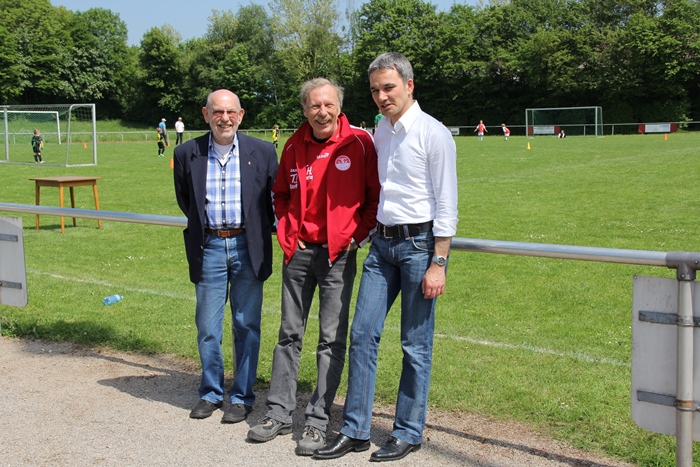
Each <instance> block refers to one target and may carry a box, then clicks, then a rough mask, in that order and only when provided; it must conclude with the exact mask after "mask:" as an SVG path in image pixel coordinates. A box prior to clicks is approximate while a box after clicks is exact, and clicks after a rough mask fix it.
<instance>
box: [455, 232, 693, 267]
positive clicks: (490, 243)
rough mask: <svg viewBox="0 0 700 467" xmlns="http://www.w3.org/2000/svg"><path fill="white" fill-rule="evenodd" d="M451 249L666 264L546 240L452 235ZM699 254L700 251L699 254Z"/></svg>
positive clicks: (662, 256) (651, 254) (646, 254)
mask: <svg viewBox="0 0 700 467" xmlns="http://www.w3.org/2000/svg"><path fill="white" fill-rule="evenodd" d="M452 249H453V250H466V251H476V252H481V253H500V254H505V255H520V256H540V257H544V258H559V259H577V260H585V261H602V262H607V263H624V264H639V265H644V266H665V267H669V266H668V262H667V259H666V256H667V254H668V253H665V252H660V251H646V250H624V249H620V248H600V247H589V246H571V245H554V244H547V243H526V242H506V241H500V240H479V239H474V238H453V239H452ZM698 257H700V254H698Z"/></svg>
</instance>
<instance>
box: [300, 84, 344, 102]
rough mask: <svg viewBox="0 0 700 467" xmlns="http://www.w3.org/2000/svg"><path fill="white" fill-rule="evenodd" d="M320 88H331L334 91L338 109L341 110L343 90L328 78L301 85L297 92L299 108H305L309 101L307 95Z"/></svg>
mask: <svg viewBox="0 0 700 467" xmlns="http://www.w3.org/2000/svg"><path fill="white" fill-rule="evenodd" d="M322 86H332V87H333V89H335V92H336V94H337V95H338V108H340V109H342V108H343V88H342V87H341V86H340V85H339V84H338V83H336V82H335V81H333V80H330V79H328V78H314V79H310V80H308V81H306V82H304V84H302V85H301V89H300V90H299V100H300V101H301V106H302V107H303V108H306V103H307V101H308V100H309V94H311V91H313V90H314V89H316V88H320V87H322Z"/></svg>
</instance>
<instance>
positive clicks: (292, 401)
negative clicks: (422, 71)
mask: <svg viewBox="0 0 700 467" xmlns="http://www.w3.org/2000/svg"><path fill="white" fill-rule="evenodd" d="M300 97H301V105H302V107H303V109H304V116H305V117H306V118H307V120H308V121H307V122H304V124H303V125H302V126H301V127H300V128H299V129H298V130H297V131H296V132H295V133H294V134H293V135H292V136H291V138H289V140H288V141H287V143H286V144H285V146H284V150H283V151H282V158H281V161H280V168H279V171H278V173H277V178H276V180H275V183H274V184H273V187H272V192H273V197H274V199H273V205H274V207H275V215H276V217H277V219H278V226H277V239H278V240H279V242H280V245H281V247H282V250H283V251H284V264H283V266H282V322H281V324H280V331H279V341H278V343H277V345H276V346H275V350H274V354H273V361H272V378H271V381H270V391H269V393H268V397H267V407H268V411H267V414H266V415H265V416H264V417H263V418H262V419H261V420H260V421H259V422H258V424H257V425H255V426H253V427H252V428H251V429H250V431H249V432H248V438H250V439H251V440H253V441H258V442H265V441H270V440H271V439H273V438H275V437H276V436H277V435H283V434H289V433H291V432H292V412H293V411H294V409H295V407H296V389H297V376H298V372H299V357H300V353H301V348H302V339H303V337H304V332H305V330H306V323H307V320H308V317H309V309H310V308H311V302H312V300H313V296H314V293H315V290H316V288H318V290H319V311H318V320H319V339H318V345H317V347H316V363H317V366H318V379H317V382H316V390H315V391H314V393H313V395H312V396H311V400H310V401H309V403H308V405H307V407H306V422H305V429H304V434H303V436H302V438H301V440H300V441H299V443H298V445H297V448H296V453H297V455H300V456H310V455H312V454H313V452H314V450H315V449H318V448H320V447H322V446H323V445H324V444H325V440H326V429H327V427H328V422H329V419H330V409H331V406H332V405H333V399H334V398H335V393H336V390H337V389H338V385H339V384H340V377H341V374H342V372H343V365H344V363H345V348H346V344H347V333H348V316H349V312H350V299H351V297H352V288H353V283H354V280H355V273H356V264H357V263H356V258H357V248H358V247H359V246H362V245H363V244H364V243H365V242H366V241H367V240H368V238H369V234H370V230H371V229H373V228H375V226H376V224H377V221H376V214H377V205H378V203H379V191H380V185H379V177H378V174H377V154H376V152H375V150H374V142H373V141H372V136H371V135H370V134H369V133H368V132H367V131H365V130H362V129H360V128H357V127H353V126H351V125H350V123H349V122H348V119H347V118H346V117H345V115H344V114H342V113H341V108H342V105H343V89H342V88H341V87H340V86H338V85H337V84H336V83H334V82H332V81H330V80H328V79H325V78H316V79H312V80H310V81H307V82H305V83H304V84H303V85H302V87H301V91H300Z"/></svg>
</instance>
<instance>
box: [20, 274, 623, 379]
mask: <svg viewBox="0 0 700 467" xmlns="http://www.w3.org/2000/svg"><path fill="white" fill-rule="evenodd" d="M27 272H28V273H32V274H38V275H42V276H49V277H53V278H54V279H60V280H64V281H73V282H78V283H81V284H94V285H101V286H104V287H113V288H114V287H115V286H114V284H112V283H111V282H106V281H100V280H97V279H80V278H77V277H67V276H62V275H60V274H54V273H50V272H44V271H37V270H27ZM119 289H120V290H127V291H129V292H136V293H143V294H150V295H156V296H160V297H168V298H175V299H178V300H189V301H192V302H194V301H196V297H195V295H194V291H193V293H192V294H189V295H185V294H176V293H171V292H163V291H162V290H151V289H141V288H138V287H128V286H123V285H122V286H119ZM264 308H265V309H264V311H265V312H275V313H279V312H280V310H279V307H267V306H266V307H264ZM309 318H311V319H318V318H317V316H316V315H315V314H314V313H309ZM385 330H389V331H391V332H401V329H400V328H398V327H394V326H387V327H386V328H385ZM435 337H436V338H438V339H449V340H453V341H462V342H468V343H470V344H475V345H482V346H485V347H495V348H499V349H508V350H518V351H525V352H532V353H536V354H543V355H552V356H555V357H562V358H571V359H574V360H580V361H584V362H587V363H605V364H608V365H614V366H622V367H629V366H630V363H628V362H623V361H621V360H616V359H612V358H606V357H595V356H591V355H587V354H584V353H581V352H560V351H558V350H553V349H546V348H542V347H535V346H532V345H527V344H508V343H505V342H494V341H490V340H486V339H476V338H473V337H466V336H455V335H451V334H437V333H436V334H435Z"/></svg>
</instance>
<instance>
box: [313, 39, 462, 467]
mask: <svg viewBox="0 0 700 467" xmlns="http://www.w3.org/2000/svg"><path fill="white" fill-rule="evenodd" d="M368 74H369V82H370V91H371V92H372V98H373V99H374V102H375V103H376V104H377V106H378V107H379V111H380V112H381V113H382V115H383V116H384V117H386V118H382V119H381V120H380V121H379V124H378V126H377V131H376V132H375V134H374V138H375V146H376V149H377V156H378V165H379V181H380V183H381V186H382V189H381V193H380V197H379V209H378V211H377V221H378V223H377V232H376V236H375V237H374V239H373V240H372V246H371V248H370V251H369V254H368V256H367V259H366V260H365V262H364V266H363V270H362V280H361V282H360V291H359V294H358V297H357V306H356V309H355V317H354V319H353V323H352V329H351V332H350V352H349V374H348V393H347V398H346V400H345V408H344V410H343V422H344V426H343V428H342V429H341V430H340V434H339V435H338V437H337V438H336V440H335V441H334V442H332V443H329V444H327V445H326V446H324V447H323V448H321V449H317V450H316V451H315V452H314V457H315V458H318V459H334V458H338V457H341V456H343V455H345V454H346V453H348V452H350V451H356V452H360V451H366V450H367V449H369V447H370V441H369V439H370V428H371V422H372V405H373V402H374V389H375V383H376V378H377V351H378V347H379V341H380V338H381V334H382V331H383V329H384V320H385V319H386V316H387V314H388V313H389V310H390V309H391V306H392V304H393V303H394V300H395V299H396V298H397V297H398V295H399V293H401V346H402V348H403V353H404V358H403V364H402V365H403V366H402V369H401V380H400V382H399V394H398V398H397V403H396V415H395V417H394V429H393V431H392V433H391V436H390V437H389V440H388V441H387V442H386V444H384V446H383V447H382V448H381V449H379V450H378V451H376V452H374V453H372V455H371V457H370V460H371V461H392V460H398V459H402V458H404V457H406V456H407V455H408V454H409V453H411V452H413V451H417V450H418V449H420V447H421V443H422V437H423V429H424V427H425V420H426V415H427V404H428V389H429V386H430V371H431V367H432V350H433V333H434V328H435V301H436V299H437V297H438V296H440V295H442V293H443V292H444V291H445V273H446V269H447V257H448V256H449V252H450V242H451V240H452V237H453V236H454V235H455V233H456V231H457V172H456V159H457V158H456V147H455V143H454V140H453V139H452V135H451V133H450V131H449V130H448V129H447V128H446V127H445V126H444V125H442V124H441V123H440V122H438V121H437V120H436V119H434V118H433V117H431V116H430V115H428V114H426V113H424V112H423V111H422V110H421V108H420V106H419V105H418V102H417V101H415V100H414V99H413V90H414V83H413V68H412V67H411V64H410V62H409V61H408V59H406V57H404V56H403V55H401V54H399V53H394V52H388V53H385V54H382V55H380V56H379V57H377V58H376V59H375V60H374V61H373V62H372V64H371V65H370V66H369V70H368Z"/></svg>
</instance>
